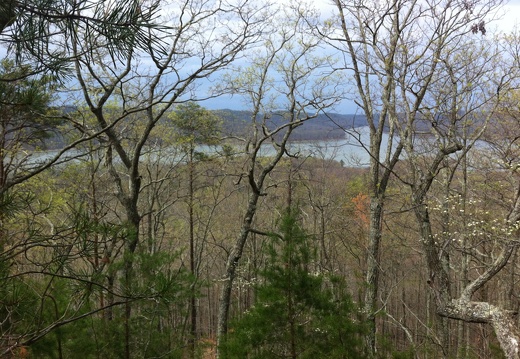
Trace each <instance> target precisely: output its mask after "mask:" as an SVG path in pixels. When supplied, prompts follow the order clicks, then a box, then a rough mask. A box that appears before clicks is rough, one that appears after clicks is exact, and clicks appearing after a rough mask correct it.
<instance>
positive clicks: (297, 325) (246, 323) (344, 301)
mask: <svg viewBox="0 0 520 359" xmlns="http://www.w3.org/2000/svg"><path fill="white" fill-rule="evenodd" d="M279 230H280V233H281V234H280V235H275V234H273V235H271V237H270V242H269V245H268V246H267V251H266V254H267V256H268V258H269V260H268V263H267V265H266V267H265V268H264V269H263V270H262V271H261V277H262V281H260V282H259V283H258V285H257V286H256V290H257V292H256V294H257V299H256V303H255V305H254V306H253V307H251V308H250V310H249V311H248V312H246V314H245V315H244V316H243V317H241V318H239V319H237V320H236V321H235V322H234V323H233V325H232V326H231V329H230V332H229V334H228V337H227V340H226V342H225V344H224V345H223V347H222V348H221V351H222V354H223V357H225V358H228V359H230V358H237V359H238V358H257V359H260V358H275V357H285V358H294V359H295V358H361V357H362V356H361V354H360V353H361V347H360V345H359V344H360V342H359V339H360V337H359V335H360V334H361V333H362V332H363V328H362V325H361V324H359V323H357V322H356V320H355V305H354V303H353V302H352V301H351V299H350V297H349V295H348V294H347V292H346V288H345V283H344V281H342V280H341V279H340V278H338V277H334V276H332V275H329V274H326V273H319V272H313V271H314V270H315V268H313V262H314V260H315V258H316V253H315V251H313V250H312V243H311V240H312V239H311V238H310V237H309V236H308V235H307V234H306V233H305V231H304V230H303V229H302V228H301V226H300V224H299V223H298V216H297V213H295V211H292V210H288V211H287V213H286V214H285V215H284V216H283V218H282V219H281V221H280V224H279Z"/></svg>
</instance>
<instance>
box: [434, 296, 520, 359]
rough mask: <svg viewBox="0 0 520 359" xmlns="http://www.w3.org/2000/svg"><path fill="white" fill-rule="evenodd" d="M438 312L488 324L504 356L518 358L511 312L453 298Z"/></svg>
mask: <svg viewBox="0 0 520 359" xmlns="http://www.w3.org/2000/svg"><path fill="white" fill-rule="evenodd" d="M438 314H439V315H441V316H443V317H447V318H452V319H457V320H463V321H465V322H471V323H486V324H490V325H491V326H492V327H493V329H494V331H495V335H496V337H497V339H498V342H499V343H500V347H501V348H502V350H503V351H504V354H505V356H506V358H508V359H519V358H520V355H519V353H520V332H519V330H518V328H517V327H516V323H515V320H514V316H515V315H516V313H512V312H509V311H506V310H503V309H501V308H499V307H497V306H494V305H492V304H489V303H486V302H474V301H466V300H464V299H454V300H451V301H449V302H448V303H446V304H445V305H443V306H442V307H439V308H438Z"/></svg>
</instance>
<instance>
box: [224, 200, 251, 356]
mask: <svg viewBox="0 0 520 359" xmlns="http://www.w3.org/2000/svg"><path fill="white" fill-rule="evenodd" d="M259 196H260V194H259V193H257V192H253V193H251V195H250V197H249V204H248V207H247V211H246V215H245V216H244V220H243V224H242V229H241V231H240V234H239V236H238V239H237V241H236V243H235V246H234V247H233V248H232V249H231V252H230V253H229V256H228V260H227V263H226V273H225V277H224V281H223V284H222V290H221V294H220V302H219V311H218V319H217V348H219V347H220V345H221V344H222V341H223V340H224V337H225V335H226V333H227V330H228V318H229V308H230V306H231V291H232V289H233V282H234V280H235V277H236V269H237V266H238V262H239V261H240V258H241V257H242V252H243V250H244V246H245V244H246V240H247V237H248V235H249V231H250V229H251V224H252V222H253V218H254V215H255V213H256V206H257V203H258V198H259ZM217 353H218V350H217Z"/></svg>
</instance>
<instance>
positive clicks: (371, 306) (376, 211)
mask: <svg viewBox="0 0 520 359" xmlns="http://www.w3.org/2000/svg"><path fill="white" fill-rule="evenodd" d="M382 214H383V203H382V201H381V200H380V199H379V198H372V199H371V201H370V227H369V237H368V248H367V270H366V277H365V285H366V289H365V303H364V305H365V308H364V310H365V313H366V315H367V319H366V320H367V324H368V325H369V331H368V333H367V334H366V337H365V342H366V350H367V353H366V354H367V356H373V355H375V352H376V310H377V293H378V289H379V270H380V269H379V261H380V247H381V221H382Z"/></svg>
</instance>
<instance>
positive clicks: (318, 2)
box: [0, 0, 520, 113]
mask: <svg viewBox="0 0 520 359" xmlns="http://www.w3.org/2000/svg"><path fill="white" fill-rule="evenodd" d="M0 1H2V0H0ZM277 1H279V2H282V3H283V2H284V1H286V0H277ZM331 3H332V0H314V5H315V6H316V7H317V8H318V9H319V10H320V11H321V12H322V14H323V15H322V18H323V19H325V18H327V17H328V16H327V15H326V14H327V13H329V14H330V13H331V11H333V10H334V8H333V7H332V6H331V5H330V4H331ZM499 16H500V19H497V20H496V21H494V22H493V23H492V24H488V30H492V29H498V30H499V31H504V32H511V31H513V30H514V29H515V27H516V28H517V29H520V0H510V1H508V2H507V3H506V5H505V6H504V8H503V9H502V10H501V12H500V14H499ZM3 56H5V47H3V46H0V57H3ZM201 87H202V88H208V87H209V85H204V84H202V86H201ZM202 105H203V106H205V107H207V108H209V109H223V108H229V109H245V108H246V106H245V104H244V101H243V100H242V99H241V98H240V97H238V96H236V97H222V98H217V99H212V100H208V101H205V102H203V103H202ZM335 112H338V113H354V112H356V108H355V106H354V105H353V104H352V103H351V102H344V103H342V104H341V105H339V106H338V107H337V108H336V109H335Z"/></svg>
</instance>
